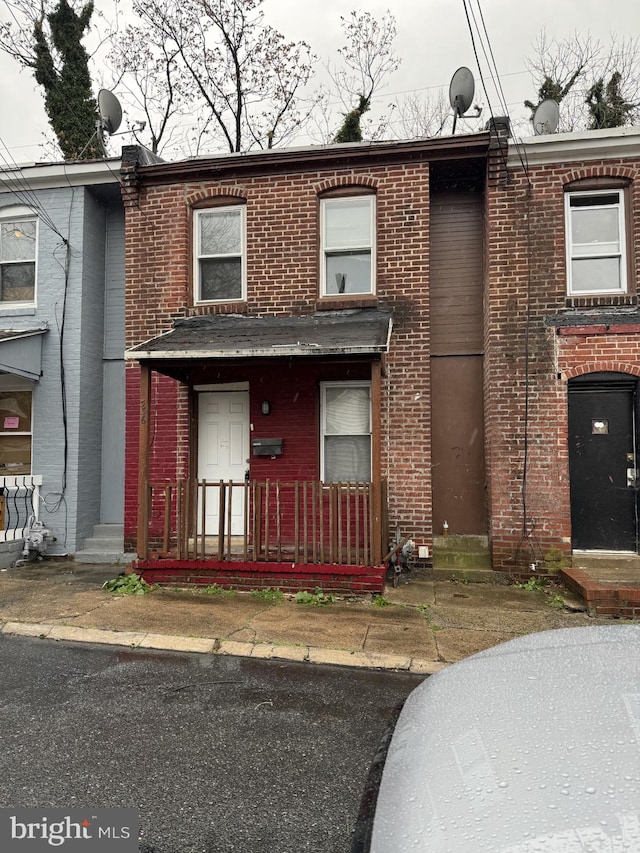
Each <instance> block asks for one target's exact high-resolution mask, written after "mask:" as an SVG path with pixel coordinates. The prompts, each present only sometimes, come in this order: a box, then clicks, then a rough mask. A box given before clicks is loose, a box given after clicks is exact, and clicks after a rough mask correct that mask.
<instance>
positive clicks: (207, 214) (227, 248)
mask: <svg viewBox="0 0 640 853" xmlns="http://www.w3.org/2000/svg"><path fill="white" fill-rule="evenodd" d="M194 227H195V240H194V242H195V252H194V256H195V274H194V280H195V301H196V302H237V301H238V300H242V299H245V290H246V286H245V281H246V269H245V266H246V263H245V208H244V205H233V206H232V207H214V208H209V209H207V210H198V211H196V213H195V216H194Z"/></svg>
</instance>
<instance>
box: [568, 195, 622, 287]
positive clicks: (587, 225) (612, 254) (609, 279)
mask: <svg viewBox="0 0 640 853" xmlns="http://www.w3.org/2000/svg"><path fill="white" fill-rule="evenodd" d="M565 220H566V234H567V271H568V293H569V294H570V295H574V296H575V295H593V294H607V293H626V291H627V258H626V247H625V213H624V191H623V190H598V191H593V192H569V193H567V194H566V196H565Z"/></svg>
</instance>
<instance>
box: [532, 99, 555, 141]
mask: <svg viewBox="0 0 640 853" xmlns="http://www.w3.org/2000/svg"><path fill="white" fill-rule="evenodd" d="M532 121H533V132H534V133H535V135H536V136H546V135H547V134H548V133H555V132H556V130H557V129H558V123H559V121H560V107H559V106H558V104H557V102H556V101H554V100H553V99H552V98H547V99H546V100H544V101H542V102H541V103H540V104H538V106H537V107H536V111H535V112H534V114H533V119H532Z"/></svg>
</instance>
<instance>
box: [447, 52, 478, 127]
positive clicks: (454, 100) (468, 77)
mask: <svg viewBox="0 0 640 853" xmlns="http://www.w3.org/2000/svg"><path fill="white" fill-rule="evenodd" d="M475 91H476V83H475V80H474V79H473V74H472V73H471V71H470V70H469V69H468V68H466V67H465V66H464V65H463V66H462V68H458V70H457V71H456V72H455V73H454V75H453V77H452V78H451V83H449V103H450V104H451V108H452V110H453V132H454V133H455V132H456V122H457V120H458V117H459V116H463V115H464V114H465V113H466V111H467V110H468V109H469V107H470V106H471V104H472V103H473V96H474V93H475Z"/></svg>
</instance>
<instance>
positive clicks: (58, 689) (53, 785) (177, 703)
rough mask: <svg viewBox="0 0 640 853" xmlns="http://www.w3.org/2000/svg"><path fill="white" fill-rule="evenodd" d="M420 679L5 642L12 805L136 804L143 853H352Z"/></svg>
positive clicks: (2, 768)
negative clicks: (389, 732)
mask: <svg viewBox="0 0 640 853" xmlns="http://www.w3.org/2000/svg"><path fill="white" fill-rule="evenodd" d="M421 680H422V677H421V676H417V675H412V674H408V673H394V672H381V671H371V670H366V669H362V670H354V669H349V668H340V667H332V666H322V667H321V666H309V665H308V664H307V665H306V664H297V663H290V662H283V661H275V660H266V661H265V660H255V659H251V658H239V657H233V656H211V655H198V654H184V653H179V652H164V651H152V650H141V649H135V650H134V649H126V648H121V647H104V646H101V647H97V646H91V645H88V644H82V643H65V642H57V643H56V642H53V641H50V640H43V639H37V638H31V637H15V636H8V635H0V685H1V687H0V807H19V806H40V807H44V806H58V807H71V806H86V807H90V806H94V807H96V808H98V807H124V806H133V807H136V808H138V809H139V811H140V825H141V842H140V851H142V853H230V851H243V853H304V851H313V853H347V851H348V850H349V842H350V836H351V832H352V828H353V823H354V820H355V817H356V814H357V811H358V805H359V800H360V796H361V792H362V788H363V785H364V781H365V778H366V774H367V771H368V768H369V764H370V761H371V759H372V757H373V755H374V753H375V750H376V747H377V745H378V742H379V740H380V737H381V736H382V734H383V731H384V729H385V725H386V722H387V720H388V719H389V717H390V716H391V713H392V711H393V708H394V707H395V706H396V705H397V703H398V702H400V701H401V700H403V699H404V698H405V697H406V695H407V694H408V693H409V691H410V690H411V689H412V688H413V687H414V686H416V685H417V684H418V683H419V682H420V681H421Z"/></svg>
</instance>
